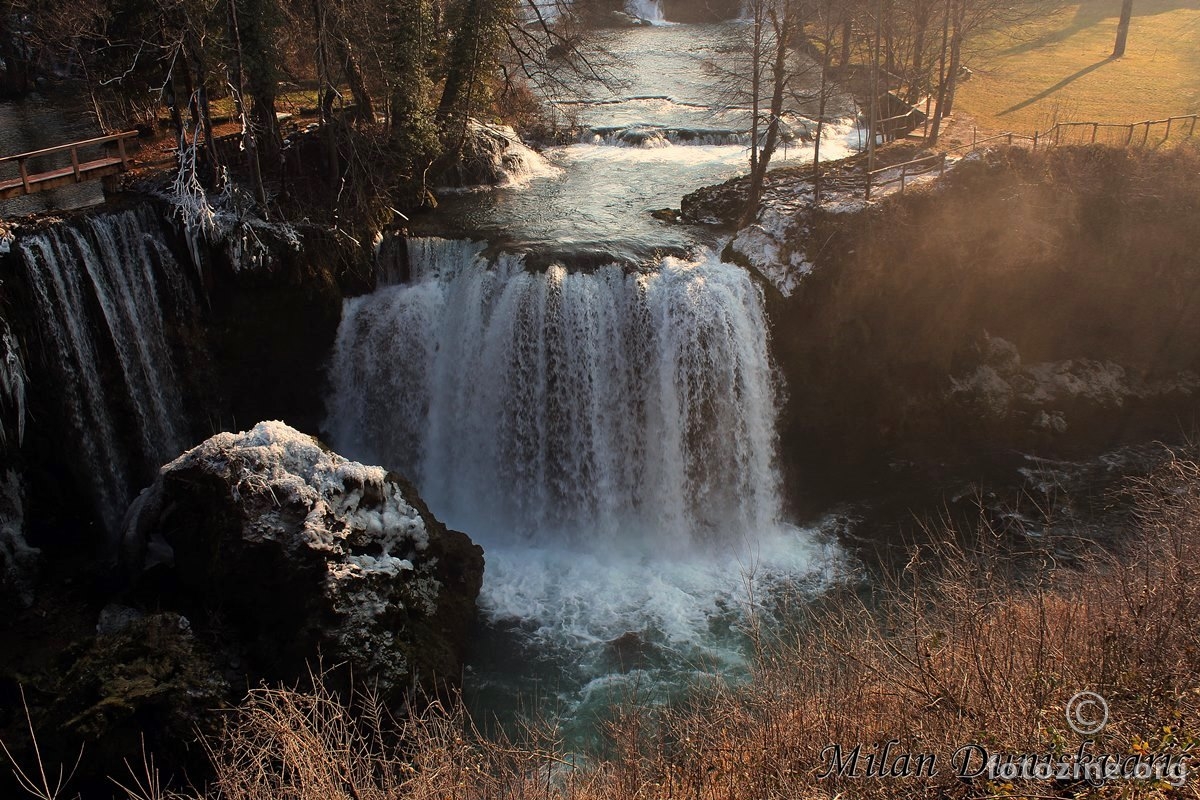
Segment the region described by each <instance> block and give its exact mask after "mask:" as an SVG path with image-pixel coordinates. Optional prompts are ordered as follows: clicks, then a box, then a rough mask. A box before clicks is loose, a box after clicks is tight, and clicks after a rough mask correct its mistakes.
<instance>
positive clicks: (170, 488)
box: [124, 422, 483, 693]
mask: <svg viewBox="0 0 1200 800" xmlns="http://www.w3.org/2000/svg"><path fill="white" fill-rule="evenodd" d="M124 558H125V560H126V562H127V563H128V564H130V565H132V566H134V568H135V569H145V570H147V572H146V578H147V579H146V580H145V581H144V583H146V584H149V585H152V586H154V587H155V589H154V590H153V592H154V594H155V595H156V598H157V599H158V600H160V601H161V602H163V603H164V604H167V605H169V606H171V607H174V608H176V609H177V610H179V611H180V612H182V613H184V614H186V615H187V616H188V617H189V619H191V620H192V621H193V622H194V623H195V624H196V626H197V628H198V629H200V630H206V629H207V630H211V631H214V632H215V635H216V636H217V637H219V638H220V639H221V641H220V643H219V646H220V647H221V648H222V649H225V650H227V651H228V652H230V653H231V654H234V655H235V656H237V657H238V658H239V659H241V660H244V664H245V667H246V668H245V670H244V672H245V673H246V675H247V676H248V677H250V678H252V679H253V678H260V679H284V680H286V679H289V678H292V677H296V676H298V675H302V674H303V673H304V670H305V669H306V668H307V667H306V662H313V661H314V660H315V659H316V657H317V656H318V653H319V654H320V655H321V656H322V657H323V659H324V663H325V664H326V665H327V666H328V665H331V664H339V663H346V664H347V665H348V666H349V667H350V668H351V669H352V670H353V672H354V675H355V677H356V678H358V679H364V680H367V681H370V682H373V683H376V684H377V685H378V686H379V688H380V689H381V690H383V691H384V692H385V693H393V692H395V691H397V690H400V689H403V688H406V687H407V686H409V685H410V683H411V682H412V681H413V680H416V681H417V682H419V683H421V684H423V685H425V686H427V687H429V686H431V685H432V683H433V682H434V681H436V682H438V683H441V682H444V681H449V682H451V683H453V682H456V681H457V679H458V677H459V670H460V665H461V655H462V650H463V646H464V642H465V637H466V635H467V630H468V627H469V625H470V622H471V619H472V616H473V614H474V610H475V598H476V596H477V595H478V593H479V588H480V584H481V582H482V577H483V554H482V550H481V549H480V548H479V547H478V546H477V545H475V544H473V543H472V542H471V541H470V539H469V538H468V537H467V536H466V535H465V534H462V533H459V532H457V531H451V530H448V529H447V528H446V527H445V526H444V525H442V524H441V523H440V522H438V521H437V520H436V519H435V518H434V517H433V515H432V514H430V513H429V510H428V508H426V506H425V504H424V503H423V502H422V501H421V499H420V498H419V497H418V496H417V493H416V491H415V490H414V489H413V488H412V486H411V485H410V484H408V483H407V482H406V481H405V480H404V479H403V478H401V477H400V476H398V475H396V474H394V473H389V472H387V471H386V470H384V469H383V468H381V467H371V466H365V465H363V464H359V463H356V462H353V461H348V460H347V459H345V458H342V457H341V456H339V455H337V454H336V453H333V452H331V451H330V450H328V449H327V448H325V447H324V446H322V445H321V444H320V442H318V441H317V440H316V439H314V438H312V437H310V436H306V435H304V434H302V433H299V432H298V431H296V430H294V429H292V428H290V427H288V426H287V425H285V424H283V423H281V422H262V423H259V424H258V425H256V426H255V427H254V429H253V430H250V431H248V432H245V433H237V434H234V433H221V434H218V435H216V436H213V437H212V438H210V439H208V440H206V441H205V442H203V443H201V444H200V445H198V446H197V447H195V448H193V449H191V450H189V451H187V452H186V453H184V454H183V455H181V456H180V457H179V458H177V459H176V460H174V461H172V462H171V463H169V464H167V465H166V466H164V467H163V468H162V470H161V471H160V473H159V476H158V479H157V480H156V481H155V482H154V484H153V485H152V486H150V487H149V488H148V489H146V490H145V491H144V492H142V494H141V496H139V498H138V499H137V500H136V501H135V502H134V504H133V506H131V508H130V510H129V514H128V516H127V519H126V533H125V546H124ZM151 576H156V577H154V578H153V579H151Z"/></svg>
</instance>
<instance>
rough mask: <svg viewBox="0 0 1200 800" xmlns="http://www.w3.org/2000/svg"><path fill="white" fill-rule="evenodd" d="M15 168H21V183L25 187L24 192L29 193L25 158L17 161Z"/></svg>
mask: <svg viewBox="0 0 1200 800" xmlns="http://www.w3.org/2000/svg"><path fill="white" fill-rule="evenodd" d="M17 168H18V169H20V170H21V185H22V186H23V187H25V194H29V170H28V169H26V167H25V159H23V158H22V159H20V160H18V161H17Z"/></svg>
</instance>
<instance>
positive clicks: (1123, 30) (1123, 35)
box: [1112, 0, 1133, 58]
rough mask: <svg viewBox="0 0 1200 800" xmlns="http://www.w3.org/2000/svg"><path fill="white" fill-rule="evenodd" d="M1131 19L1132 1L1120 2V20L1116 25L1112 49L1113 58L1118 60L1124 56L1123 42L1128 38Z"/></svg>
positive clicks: (1124, 0) (1123, 0)
mask: <svg viewBox="0 0 1200 800" xmlns="http://www.w3.org/2000/svg"><path fill="white" fill-rule="evenodd" d="M1132 17H1133V0H1122V3H1121V20H1120V22H1118V23H1117V44H1116V46H1115V47H1113V52H1112V57H1113V58H1120V57H1121V56H1123V55H1125V40H1126V39H1128V38H1129V20H1130V19H1131V18H1132Z"/></svg>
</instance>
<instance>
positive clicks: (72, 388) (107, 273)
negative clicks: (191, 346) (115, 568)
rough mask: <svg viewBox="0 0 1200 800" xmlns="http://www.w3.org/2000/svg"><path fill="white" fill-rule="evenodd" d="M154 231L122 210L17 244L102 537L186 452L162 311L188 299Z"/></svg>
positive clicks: (147, 217)
mask: <svg viewBox="0 0 1200 800" xmlns="http://www.w3.org/2000/svg"><path fill="white" fill-rule="evenodd" d="M160 227H161V223H160V222H159V221H158V220H157V219H156V218H155V217H154V215H153V214H152V213H151V212H150V211H149V210H147V209H139V210H133V211H122V212H118V213H115V214H106V215H99V216H92V217H88V218H87V219H86V220H84V221H82V222H81V223H79V224H78V225H67V224H63V225H58V226H55V227H53V228H50V229H48V230H47V231H45V232H42V233H38V234H35V235H32V236H27V237H24V238H22V239H21V241H20V244H19V250H20V254H21V261H22V263H23V265H24V269H25V273H26V278H27V281H28V284H29V286H30V287H31V289H32V293H33V298H34V302H35V303H36V305H37V307H38V308H37V312H38V313H37V317H38V320H39V323H40V325H41V329H42V335H43V341H44V345H43V347H44V348H45V354H46V356H47V359H46V360H47V361H49V362H50V363H51V364H52V369H54V370H56V372H57V375H56V378H57V379H58V381H59V386H60V388H61V391H60V396H61V401H62V402H63V403H64V404H65V406H66V410H67V414H68V417H69V420H70V424H71V428H72V430H71V434H72V438H73V439H74V441H75V443H76V445H77V446H78V447H79V457H80V459H81V463H79V464H78V465H77V469H78V470H80V471H82V472H83V473H85V474H86V478H87V480H89V482H90V483H91V487H92V491H93V498H92V499H93V501H94V502H95V505H96V507H97V509H98V511H99V515H100V517H101V519H102V520H103V522H104V524H105V526H106V528H107V529H108V530H109V531H110V532H112V531H116V530H117V529H118V527H119V525H120V522H121V516H122V515H123V514H124V511H125V506H126V504H127V503H128V501H129V499H130V494H131V490H133V489H135V488H137V485H138V484H139V483H140V481H141V480H142V479H144V478H145V477H147V474H148V472H149V471H150V470H152V469H154V468H157V467H158V466H159V465H161V464H162V463H164V462H165V461H166V460H168V459H170V458H173V457H174V456H176V455H178V453H179V452H180V450H181V449H182V448H183V447H184V446H185V445H186V444H187V432H186V430H185V425H184V419H185V417H184V412H183V400H182V396H181V391H180V387H179V381H178V375H177V372H176V369H175V366H174V363H173V359H172V357H171V348H170V346H169V344H168V341H167V333H166V331H167V324H166V320H165V319H164V312H163V306H164V304H167V305H168V306H171V305H174V304H177V303H180V302H182V303H184V304H191V303H192V302H194V299H193V298H192V297H191V289H190V288H189V285H188V284H187V282H186V279H185V278H184V276H183V274H182V271H181V269H180V267H179V265H178V264H177V263H176V262H175V259H174V257H173V256H172V254H171V252H170V250H169V248H168V247H167V244H166V242H165V240H164V239H163V238H162V235H161V233H160ZM134 481H136V482H137V483H134Z"/></svg>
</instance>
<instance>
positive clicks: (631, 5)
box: [625, 0, 666, 23]
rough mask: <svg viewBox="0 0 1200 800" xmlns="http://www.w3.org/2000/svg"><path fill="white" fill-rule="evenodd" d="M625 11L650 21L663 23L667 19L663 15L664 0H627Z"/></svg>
mask: <svg viewBox="0 0 1200 800" xmlns="http://www.w3.org/2000/svg"><path fill="white" fill-rule="evenodd" d="M625 11H626V12H628V13H629V14H631V15H633V16H635V17H637V18H638V19H644V20H647V21H649V22H654V23H661V22H665V21H666V17H664V16H663V9H662V0H626V3H625Z"/></svg>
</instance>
